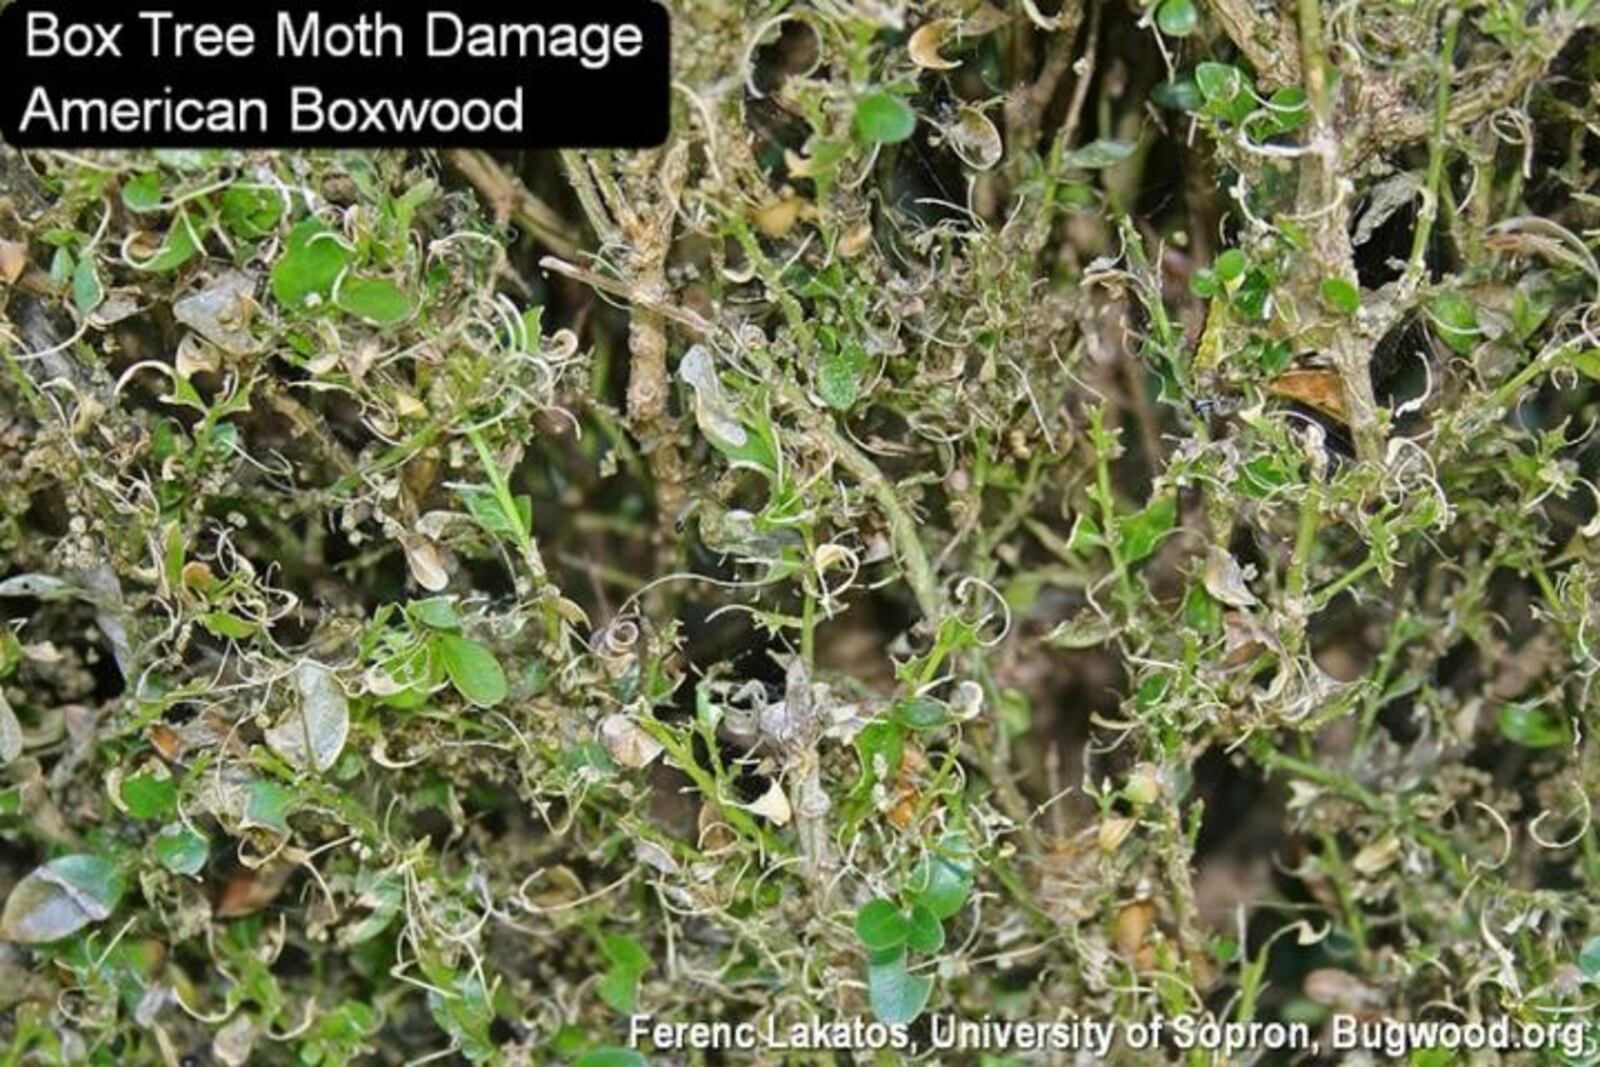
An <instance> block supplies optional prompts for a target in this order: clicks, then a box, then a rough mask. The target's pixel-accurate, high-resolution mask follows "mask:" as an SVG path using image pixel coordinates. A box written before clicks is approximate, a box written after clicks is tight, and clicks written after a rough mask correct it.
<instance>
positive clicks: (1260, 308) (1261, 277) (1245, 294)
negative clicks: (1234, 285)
mask: <svg viewBox="0 0 1600 1067" xmlns="http://www.w3.org/2000/svg"><path fill="white" fill-rule="evenodd" d="M1233 306H1234V307H1235V308H1237V309H1238V311H1239V314H1240V315H1243V316H1244V317H1245V318H1247V319H1249V320H1251V321H1252V322H1265V321H1266V320H1267V319H1269V318H1271V317H1272V279H1271V278H1269V277H1268V276H1267V272H1266V271H1263V270H1253V271H1251V272H1250V273H1249V274H1246V275H1245V276H1244V281H1242V282H1240V283H1239V289H1238V291H1237V292H1236V293H1234V294H1233Z"/></svg>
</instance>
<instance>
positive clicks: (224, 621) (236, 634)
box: [200, 611, 261, 641]
mask: <svg viewBox="0 0 1600 1067" xmlns="http://www.w3.org/2000/svg"><path fill="white" fill-rule="evenodd" d="M200 625H202V626H204V627H205V628H206V629H207V630H210V631H211V632H212V633H214V634H216V635H217V636H218V637H231V638H232V639H233V640H235V641H243V640H244V639H245V638H247V637H251V636H253V635H254V634H255V633H256V631H258V630H260V629H261V627H260V626H258V625H256V624H255V623H253V622H250V621H248V620H246V619H241V618H239V616H237V615H230V614H229V613H228V612H226V611H208V612H206V613H205V614H204V615H202V616H200Z"/></svg>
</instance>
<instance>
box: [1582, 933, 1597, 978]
mask: <svg viewBox="0 0 1600 1067" xmlns="http://www.w3.org/2000/svg"><path fill="white" fill-rule="evenodd" d="M1578 970H1580V971H1582V972H1583V975H1584V977H1585V978H1587V979H1589V981H1591V982H1600V937H1591V938H1590V939H1589V940H1588V941H1587V942H1586V943H1585V944H1584V946H1583V950H1582V951H1580V952H1579V953H1578Z"/></svg>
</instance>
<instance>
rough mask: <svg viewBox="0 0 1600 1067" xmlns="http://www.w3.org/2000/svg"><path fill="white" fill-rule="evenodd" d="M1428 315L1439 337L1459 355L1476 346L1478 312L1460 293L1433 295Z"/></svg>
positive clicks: (1479, 333)
mask: <svg viewBox="0 0 1600 1067" xmlns="http://www.w3.org/2000/svg"><path fill="white" fill-rule="evenodd" d="M1428 315H1429V318H1430V320H1431V321H1432V322H1433V327H1434V331H1435V332H1436V333H1438V335H1439V339H1440V340H1441V341H1443V342H1444V343H1445V344H1447V345H1449V346H1450V347H1451V348H1452V349H1453V350H1455V351H1456V352H1458V353H1460V354H1461V355H1463V356H1465V355H1469V354H1471V352H1472V350H1473V349H1475V348H1477V347H1478V341H1479V339H1480V336H1481V331H1480V330H1479V329H1478V313H1477V312H1476V311H1474V310H1473V307H1472V302H1471V301H1470V300H1468V299H1467V298H1466V297H1464V296H1462V295H1461V294H1460V293H1455V292H1448V293H1440V294H1439V295H1438V296H1435V297H1434V298H1433V300H1432V302H1431V303H1430V304H1429V305H1428Z"/></svg>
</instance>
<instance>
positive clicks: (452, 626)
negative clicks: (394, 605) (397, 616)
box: [406, 596, 461, 630]
mask: <svg viewBox="0 0 1600 1067" xmlns="http://www.w3.org/2000/svg"><path fill="white" fill-rule="evenodd" d="M406 614H407V615H409V616H410V617H411V618H413V619H415V620H416V621H417V622H420V623H421V624H422V625H424V626H429V627H432V628H433V629H435V630H459V629H461V616H459V615H457V614H456V606H455V603H454V601H452V599H451V598H450V597H447V596H436V597H430V598H429V599H427V600H413V601H412V602H411V603H410V604H407V605H406Z"/></svg>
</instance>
